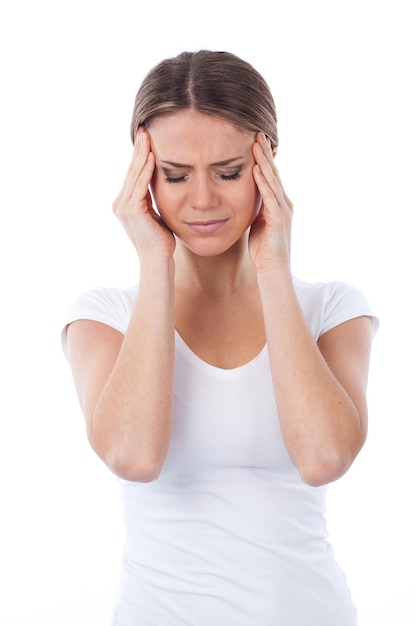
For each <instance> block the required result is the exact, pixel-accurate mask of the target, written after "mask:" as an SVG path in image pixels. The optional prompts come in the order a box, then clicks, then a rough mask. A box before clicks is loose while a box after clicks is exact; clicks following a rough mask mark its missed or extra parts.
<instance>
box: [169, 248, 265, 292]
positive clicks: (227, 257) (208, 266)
mask: <svg viewBox="0 0 417 626" xmlns="http://www.w3.org/2000/svg"><path fill="white" fill-rule="evenodd" d="M175 284H176V287H178V288H179V289H184V290H187V289H193V290H194V291H195V290H199V291H202V292H204V293H205V294H206V295H212V296H216V297H227V296H230V295H232V294H233V293H235V292H236V291H239V290H242V289H248V288H252V287H255V286H256V285H257V280H256V270H255V266H254V265H253V263H252V261H251V259H250V257H249V252H248V243H247V240H246V239H245V238H244V237H243V238H242V239H241V240H240V241H239V242H237V243H236V244H235V245H234V246H233V247H232V248H230V249H229V250H227V251H226V252H224V253H223V254H219V255H216V256H209V257H204V256H199V255H197V254H195V253H194V252H192V251H191V250H190V249H189V248H187V247H186V246H185V245H184V244H183V243H182V242H181V241H177V246H176V250H175Z"/></svg>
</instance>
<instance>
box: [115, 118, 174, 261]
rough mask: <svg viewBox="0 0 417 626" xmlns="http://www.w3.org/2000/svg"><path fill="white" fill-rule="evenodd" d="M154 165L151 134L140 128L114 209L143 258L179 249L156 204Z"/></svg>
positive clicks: (163, 254) (169, 254)
mask: <svg viewBox="0 0 417 626" xmlns="http://www.w3.org/2000/svg"><path fill="white" fill-rule="evenodd" d="M154 169H155V156H154V154H153V153H152V152H151V149H150V137H149V135H148V133H147V132H146V131H145V130H143V129H142V128H140V129H139V131H138V134H137V136H136V141H135V146H134V150H133V156H132V161H131V163H130V166H129V169H128V171H127V174H126V178H125V180H124V183H123V187H122V189H121V191H120V193H119V195H118V196H117V198H116V200H115V201H114V202H113V212H114V214H115V215H116V217H117V218H118V219H119V220H120V222H121V223H122V225H123V227H124V229H125V231H126V233H127V235H128V237H129V239H130V240H131V241H132V243H133V245H134V246H135V248H136V251H137V253H138V255H139V257H140V258H141V259H143V258H145V257H147V256H162V257H165V258H167V257H169V258H170V257H172V255H173V253H174V250H175V238H174V235H173V234H172V232H171V231H170V230H169V229H168V228H167V227H166V226H165V224H164V223H163V221H162V219H161V217H160V215H158V213H157V212H156V211H155V210H154V208H153V206H152V198H151V194H150V191H149V184H150V182H151V179H152V175H153V172H154Z"/></svg>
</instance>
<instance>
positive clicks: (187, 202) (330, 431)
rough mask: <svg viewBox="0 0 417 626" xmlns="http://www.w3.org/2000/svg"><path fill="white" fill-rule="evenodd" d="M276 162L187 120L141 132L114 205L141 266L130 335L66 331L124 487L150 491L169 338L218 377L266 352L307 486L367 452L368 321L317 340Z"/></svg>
mask: <svg viewBox="0 0 417 626" xmlns="http://www.w3.org/2000/svg"><path fill="white" fill-rule="evenodd" d="M274 157H275V154H274V153H273V152H272V150H271V148H270V144H269V142H268V141H267V140H266V138H265V136H264V135H263V134H262V133H261V132H259V133H256V134H255V133H251V132H248V131H242V130H240V129H238V128H235V127H233V126H232V125H230V124H229V123H227V122H224V121H221V120H219V119H215V118H213V117H210V116H207V115H202V114H200V113H197V112H195V111H192V110H186V111H181V112H178V113H175V114H171V115H169V116H164V117H161V118H157V119H155V120H154V121H153V122H152V123H151V125H150V126H149V127H148V128H147V130H146V131H145V130H144V129H140V132H139V134H138V137H137V140H136V143H135V146H134V151H133V157H132V162H131V165H130V167H129V169H128V172H127V175H126V178H125V181H124V184H123V187H122V190H121V192H120V194H119V196H118V198H117V199H116V200H115V202H114V204H113V210H114V212H115V214H116V216H117V217H118V218H119V220H120V221H121V223H122V224H123V226H124V228H125V230H126V233H127V235H128V237H129V238H130V240H131V242H132V243H133V245H134V247H135V249H136V251H137V253H138V257H139V259H140V267H141V269H140V284H139V289H138V295H137V300H136V303H135V306H134V310H133V313H132V318H131V321H130V324H129V327H128V329H127V332H126V335H125V336H122V335H121V334H120V333H119V332H117V331H116V330H114V329H112V328H110V327H108V326H106V325H104V324H100V323H98V322H92V321H88V320H80V321H77V322H74V323H73V324H71V325H70V326H69V328H68V347H69V356H70V362H71V365H72V371H73V376H74V381H75V385H76V388H77V392H78V395H79V399H80V403H81V406H82V408H83V411H84V414H85V417H86V424H87V432H88V436H89V440H90V443H91V445H92V447H93V448H94V450H95V451H96V452H97V454H98V455H99V456H100V457H101V458H102V459H103V460H104V461H105V463H106V464H107V465H108V466H109V467H110V469H111V470H112V471H113V472H114V473H116V474H117V475H119V476H121V477H123V478H126V479H128V480H135V481H149V480H155V479H156V478H157V477H158V475H159V472H160V470H161V468H162V466H163V463H164V459H165V456H166V454H167V451H168V447H169V442H170V437H171V424H172V397H173V369H174V332H175V329H176V330H177V332H179V333H180V334H181V336H182V338H183V339H184V341H185V342H186V343H187V344H188V346H189V347H190V348H191V349H192V350H193V351H194V352H195V353H196V354H197V355H198V356H199V357H200V358H202V359H204V360H205V361H207V362H208V363H211V364H212V365H215V366H217V367H222V368H226V369H228V368H234V367H237V366H239V365H242V364H244V363H246V362H248V361H249V360H251V359H252V358H254V357H255V356H256V355H257V354H258V353H259V352H260V350H261V349H262V347H263V346H264V345H265V342H267V343H268V350H269V356H270V363H271V370H272V376H273V381H274V391H275V398H276V403H277V407H278V411H279V419H280V425H281V430H282V434H283V437H284V440H285V443H286V446H287V449H288V452H289V454H290V456H291V458H292V460H293V462H294V464H295V465H296V467H297V468H298V470H299V472H300V476H301V477H302V479H303V480H304V481H305V482H307V483H308V484H310V485H312V486H318V485H322V484H326V483H328V482H331V481H333V480H336V479H337V478H339V477H340V476H341V475H342V474H344V473H345V472H346V471H347V469H348V468H349V467H350V465H351V464H352V462H353V460H354V458H355V457H356V455H357V454H358V452H359V450H360V449H361V447H362V445H363V443H364V441H365V438H366V431H367V410H366V399H365V394H366V383H367V375H368V365H369V354H370V344H371V320H370V319H369V318H367V317H359V318H356V319H353V320H350V321H348V322H346V323H344V324H340V325H339V326H337V327H336V328H334V329H332V330H330V331H329V332H327V333H325V334H324V335H322V336H321V337H320V339H319V341H318V342H316V341H315V340H314V338H313V337H312V335H311V333H310V330H309V328H308V327H307V324H306V322H305V319H304V316H303V314H302V311H301V309H300V306H299V304H298V300H297V297H296V294H295V291H294V287H293V281H292V275H291V269H290V243H291V221H292V213H293V206H292V204H291V202H290V200H289V199H288V197H287V195H286V193H285V191H284V189H283V186H282V183H281V180H280V177H279V174H278V171H277V168H276V165H275V162H274ZM174 181H175V182H174ZM150 191H151V192H152V193H150ZM153 201H154V202H155V205H154V204H153ZM156 207H157V209H156ZM138 381H140V384H138Z"/></svg>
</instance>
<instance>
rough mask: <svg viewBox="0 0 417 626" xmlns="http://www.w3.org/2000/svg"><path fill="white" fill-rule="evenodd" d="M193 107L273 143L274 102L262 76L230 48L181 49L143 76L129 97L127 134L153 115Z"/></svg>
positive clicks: (133, 133) (146, 121) (145, 122)
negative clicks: (132, 98)
mask: <svg viewBox="0 0 417 626" xmlns="http://www.w3.org/2000/svg"><path fill="white" fill-rule="evenodd" d="M185 109H194V110H196V111H199V112H200V113H206V114H208V115H213V116H215V117H218V118H220V119H222V120H224V121H227V122H229V123H230V124H233V125H234V126H236V127H238V128H242V129H244V130H249V131H253V132H257V131H259V130H260V131H263V132H264V133H265V134H266V135H267V137H268V138H269V139H270V141H271V145H272V148H276V147H277V145H278V132H277V116H276V110H275V103H274V99H273V97H272V94H271V91H270V89H269V87H268V84H267V83H266V81H265V79H264V78H263V77H262V76H261V75H260V74H259V72H257V71H256V70H255V69H254V68H253V67H252V65H250V64H249V63H247V62H246V61H243V60H242V59H240V58H239V57H237V56H235V55H234V54H231V53H230V52H214V51H209V50H199V51H197V52H182V53H181V54H179V55H178V56H176V57H173V58H169V59H165V60H163V61H161V62H160V63H158V64H157V65H156V66H155V67H154V68H153V69H151V70H150V72H149V73H148V74H147V75H146V76H145V78H144V80H143V82H142V85H141V86H140V88H139V91H138V93H137V96H136V99H135V106H134V110H133V117H132V123H131V127H130V135H131V139H132V143H134V141H135V138H136V134H137V131H138V128H139V126H144V127H146V126H147V125H149V124H150V122H151V120H152V119H153V118H155V117H157V116H161V115H167V114H169V113H175V112H176V111H181V110H185Z"/></svg>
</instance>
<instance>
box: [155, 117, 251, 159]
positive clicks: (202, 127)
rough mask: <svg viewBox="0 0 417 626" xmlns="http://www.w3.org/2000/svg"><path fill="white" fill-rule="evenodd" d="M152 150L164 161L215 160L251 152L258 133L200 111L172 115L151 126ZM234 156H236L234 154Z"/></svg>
mask: <svg viewBox="0 0 417 626" xmlns="http://www.w3.org/2000/svg"><path fill="white" fill-rule="evenodd" d="M147 130H148V132H149V135H150V137H151V143H152V150H153V152H154V153H155V156H156V157H157V158H158V157H159V158H161V159H168V158H169V159H171V160H174V159H173V156H175V160H177V161H179V162H185V163H188V162H189V160H190V158H191V157H194V159H195V158H197V157H201V158H207V159H210V160H212V162H214V161H220V160H222V159H227V158H230V157H231V156H236V155H235V154H234V153H235V152H236V151H240V152H242V151H243V152H247V151H250V148H251V145H252V143H253V142H254V139H255V133H254V132H250V131H246V130H243V129H240V128H237V127H236V126H233V125H232V124H230V123H229V122H226V121H224V120H221V119H219V118H216V117H214V116H212V115H206V114H203V113H200V112H198V111H193V110H186V111H178V112H176V113H170V114H169V115H166V116H161V117H158V118H155V119H154V120H152V122H151V124H150V125H149V126H148V129H147ZM232 153H233V154H232Z"/></svg>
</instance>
